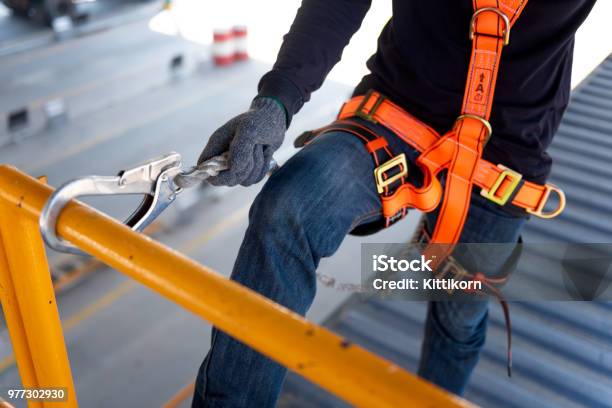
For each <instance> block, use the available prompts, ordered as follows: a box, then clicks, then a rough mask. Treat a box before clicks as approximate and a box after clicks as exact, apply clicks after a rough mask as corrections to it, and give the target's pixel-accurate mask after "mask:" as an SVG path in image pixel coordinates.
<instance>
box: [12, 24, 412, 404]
mask: <svg viewBox="0 0 612 408" xmlns="http://www.w3.org/2000/svg"><path fill="white" fill-rule="evenodd" d="M0 24H1V23H0ZM0 30H2V28H0ZM179 54H180V55H183V57H184V59H185V66H184V68H183V70H182V71H181V72H179V73H174V74H172V73H171V72H170V71H169V62H170V59H171V58H172V57H174V56H176V55H179ZM267 69H269V66H268V65H266V64H262V63H258V62H257V61H251V62H248V63H244V64H240V65H236V66H234V67H231V68H227V69H216V68H214V67H212V66H211V65H210V62H209V58H208V50H207V49H206V48H203V47H201V46H197V45H194V44H190V43H187V42H184V41H182V40H180V39H177V38H175V37H166V36H162V35H160V34H155V33H152V32H150V31H149V30H148V29H147V24H146V20H135V21H131V22H128V23H125V24H121V25H118V26H116V27H114V28H112V29H107V30H103V31H100V32H96V33H93V34H90V35H87V36H82V37H79V38H75V39H72V40H67V41H65V42H59V43H55V42H54V43H52V44H50V45H45V46H41V47H37V48H34V49H31V50H29V51H24V52H20V53H18V54H14V55H11V56H9V57H3V58H1V59H0V114H1V115H2V117H3V119H2V120H4V118H5V117H6V115H7V114H8V113H10V112H13V111H15V110H18V109H21V108H24V107H27V108H28V110H29V111H30V118H31V123H30V125H29V126H27V127H25V128H24V129H21V130H19V131H16V132H7V131H6V129H4V128H3V129H0V143H4V146H3V147H0V162H1V163H10V164H13V165H15V166H18V167H19V168H20V169H22V170H24V171H26V172H28V173H30V174H32V175H41V174H45V175H47V176H48V178H49V183H50V184H52V185H54V186H57V185H59V184H60V183H62V182H64V181H66V180H68V179H71V178H74V177H77V176H82V175H87V174H103V175H112V174H114V173H116V172H117V170H119V169H121V168H124V167H129V166H132V165H134V164H137V163H138V162H140V161H143V160H146V159H148V158H151V157H154V156H156V155H159V154H163V153H166V152H168V151H170V150H175V151H178V152H180V153H181V154H182V155H183V158H184V162H185V164H186V165H190V164H192V163H193V162H194V161H195V159H196V157H197V155H198V154H199V152H200V150H201V149H202V147H203V145H204V144H205V142H206V140H207V138H208V136H209V135H210V134H211V132H212V131H214V129H216V128H217V127H218V126H219V125H221V124H222V123H223V122H224V121H226V120H227V119H229V118H230V117H231V116H233V115H234V114H236V113H239V112H240V111H242V110H243V109H245V108H246V107H247V106H248V103H249V101H250V99H251V98H252V97H253V95H254V93H255V88H256V84H257V81H258V79H259V77H260V76H261V75H262V74H263V73H264V72H265V71H266V70H267ZM349 92H350V88H349V87H347V86H346V85H340V84H337V83H333V82H330V83H328V84H326V85H325V87H324V88H323V89H322V90H321V91H319V92H318V93H317V94H316V95H315V96H314V98H313V100H312V102H310V103H309V104H308V105H307V106H306V107H305V108H304V110H303V111H302V112H301V113H300V115H298V116H297V117H296V118H295V120H294V122H293V124H292V127H291V129H290V131H289V133H288V136H287V140H286V143H285V144H284V145H283V147H282V148H281V150H280V151H279V152H278V154H277V159H278V160H279V162H281V163H282V162H284V161H285V160H286V159H287V158H288V157H290V156H291V155H292V154H294V152H295V150H294V149H293V148H292V147H291V144H292V141H293V138H294V137H295V136H296V135H297V134H298V133H300V132H301V131H303V130H304V129H308V128H313V127H317V126H320V125H322V124H324V123H326V122H328V121H329V120H331V119H332V118H333V117H334V115H335V113H336V112H337V109H338V107H339V105H340V103H341V101H342V100H343V99H345V97H346V96H347V94H348V93H349ZM58 99H59V100H61V101H62V102H63V103H64V105H65V106H66V109H67V121H66V122H65V123H64V124H59V125H57V126H54V127H48V126H47V123H46V121H45V120H44V107H45V106H46V104H47V103H48V102H49V101H53V100H58ZM0 124H1V125H4V123H3V122H1V121H0ZM2 132H4V133H2ZM260 187H261V186H254V187H251V188H242V187H238V188H233V189H207V190H204V191H203V192H190V193H185V194H184V195H183V196H182V197H180V199H179V201H178V202H177V203H176V205H175V206H174V207H173V208H171V209H170V210H169V211H168V213H167V214H165V216H164V217H162V219H161V223H162V224H163V225H164V228H163V231H162V232H160V233H158V234H157V235H156V237H157V238H158V239H159V240H161V241H162V242H164V243H166V244H168V245H169V246H171V247H173V248H176V249H178V250H179V251H181V252H184V253H186V254H188V255H189V256H191V257H193V258H194V259H196V260H197V261H200V262H202V263H204V264H206V265H208V266H210V267H212V268H214V269H216V270H218V271H219V272H220V273H222V274H224V275H228V274H229V272H230V270H231V267H232V264H233V260H234V257H235V254H236V252H237V249H238V246H239V244H240V241H241V238H242V235H243V233H244V230H245V228H246V225H247V218H246V215H247V210H248V207H249V204H250V202H251V201H252V200H253V198H254V196H255V195H256V194H257V191H258V190H259V188H260ZM86 201H88V202H89V203H91V204H93V205H96V206H97V207H98V208H100V209H102V210H104V211H107V212H108V213H110V214H111V215H113V216H116V217H119V218H121V217H124V216H125V215H127V213H128V212H129V208H132V207H133V206H134V205H135V204H136V200H135V199H133V198H127V199H126V198H116V199H104V200H86ZM194 202H195V203H197V204H195V205H194V204H193V203H194ZM177 220H180V221H181V222H180V223H178V222H177ZM414 222H415V217H411V218H410V219H409V220H407V221H404V222H403V223H401V224H400V225H399V226H396V227H394V228H392V229H390V230H388V231H386V232H384V233H382V234H380V235H377V236H375V237H373V238H369V239H368V240H367V241H368V242H397V241H399V240H404V239H406V238H407V237H408V236H410V233H411V230H412V227H413V225H414ZM362 241H363V240H362V239H357V238H352V237H351V238H348V239H347V240H346V241H345V242H344V244H343V245H342V248H341V249H340V251H339V252H338V254H337V255H336V256H334V257H333V258H331V259H326V260H324V261H323V262H322V264H321V268H320V273H321V275H322V276H333V277H334V278H335V279H336V280H337V281H338V282H346V283H358V282H359V279H360V278H359V272H358V270H359V265H358V261H357V260H358V259H359V256H358V254H359V251H360V243H361V242H362ZM49 257H50V262H51V264H52V265H57V264H59V263H60V262H65V261H66V257H65V256H58V255H57V254H54V253H49ZM177 273H180V271H177ZM349 295H350V293H349V292H346V291H344V290H342V289H341V288H338V287H337V286H335V287H328V286H326V285H324V284H320V285H319V294H318V297H317V299H316V302H315V304H314V306H313V308H312V309H311V311H310V313H309V315H308V317H309V318H310V319H312V320H314V321H316V322H321V321H322V320H323V319H324V318H325V317H326V316H328V315H329V314H330V313H332V312H333V311H334V309H335V308H336V307H337V306H338V305H339V304H340V303H342V302H343V301H344V300H345V299H346V298H347V297H348V296H349ZM58 302H59V307H60V313H61V316H62V319H63V323H64V327H65V336H66V343H67V345H68V350H69V354H70V358H71V364H72V368H73V374H74V377H75V381H76V387H77V393H78V396H79V401H80V404H81V406H83V407H119V406H121V407H155V406H162V405H163V404H164V402H165V401H167V400H168V399H169V398H171V397H172V396H173V395H174V394H175V393H176V392H177V391H178V390H179V389H180V388H181V387H183V386H184V385H185V384H188V383H189V382H190V381H192V380H193V378H194V376H195V373H196V370H197V368H198V366H199V364H200V362H201V360H202V358H203V356H204V354H205V353H206V351H207V348H208V343H209V333H210V325H209V324H208V323H206V322H203V321H201V320H200V319H199V318H196V317H194V316H192V315H191V314H189V313H188V312H186V311H183V310H181V309H180V308H179V307H177V306H175V305H173V304H172V303H170V302H169V301H167V300H165V299H162V298H161V297H159V296H158V295H156V294H155V293H152V292H151V291H150V290H148V289H147V288H145V287H142V286H141V285H139V284H136V283H133V282H131V281H129V280H128V279H127V278H126V277H124V276H123V275H121V274H120V273H118V272H116V271H113V270H110V269H101V270H99V271H97V272H95V273H94V274H92V275H90V276H88V277H87V278H84V279H82V280H81V281H79V282H77V284H75V285H74V286H72V287H70V288H69V289H67V290H64V291H62V292H61V293H60V294H59V299H58ZM18 386H19V377H18V372H17V369H16V367H15V365H14V363H13V360H12V358H11V347H10V342H9V339H8V334H7V332H6V329H5V328H2V329H0V390H1V391H2V392H4V390H6V389H8V388H15V387H18ZM16 406H23V405H20V404H19V403H17V404H16Z"/></svg>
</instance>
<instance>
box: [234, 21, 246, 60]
mask: <svg viewBox="0 0 612 408" xmlns="http://www.w3.org/2000/svg"><path fill="white" fill-rule="evenodd" d="M232 33H233V35H234V59H235V60H236V61H245V60H247V59H249V52H248V49H247V28H246V26H243V25H237V26H234V28H233V29H232Z"/></svg>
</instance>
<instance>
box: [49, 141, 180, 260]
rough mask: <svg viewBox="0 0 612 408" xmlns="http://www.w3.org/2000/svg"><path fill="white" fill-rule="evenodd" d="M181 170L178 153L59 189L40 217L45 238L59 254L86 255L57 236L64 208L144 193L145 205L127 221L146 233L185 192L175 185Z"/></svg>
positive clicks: (65, 185)
mask: <svg viewBox="0 0 612 408" xmlns="http://www.w3.org/2000/svg"><path fill="white" fill-rule="evenodd" d="M180 171H181V155H180V154H178V153H175V152H172V153H169V154H166V155H164V156H162V157H158V158H155V159H152V160H149V161H147V162H145V163H143V164H141V165H139V166H137V167H134V168H131V169H127V170H122V171H120V172H119V174H118V175H117V176H114V177H107V176H89V177H83V178H78V179H75V180H72V181H69V182H67V183H65V184H64V185H62V186H61V187H59V188H58V189H57V190H55V192H54V193H53V194H52V195H51V197H50V198H49V200H48V201H47V203H46V204H45V206H44V208H43V210H42V214H41V217H40V221H39V223H40V230H41V233H42V236H43V239H44V240H45V242H46V243H47V245H49V247H51V248H53V249H54V250H56V251H60V252H68V253H73V254H78V255H84V252H82V251H81V250H79V249H78V248H76V247H75V246H74V245H72V244H70V243H69V242H67V241H65V240H63V239H61V238H60V237H58V236H57V231H56V224H57V219H58V217H59V215H60V213H61V212H62V210H63V208H64V206H65V205H66V204H67V203H68V202H69V201H70V200H72V199H73V198H76V197H80V196H99V195H124V194H144V195H145V197H144V198H143V200H142V202H141V203H140V205H139V206H138V208H137V209H136V211H134V212H133V213H132V214H131V215H130V216H129V217H128V219H127V220H126V221H125V224H126V225H128V226H129V227H130V228H132V229H133V230H134V231H142V230H143V229H144V228H146V227H147V226H148V225H149V224H151V222H153V220H155V219H156V218H157V217H158V216H159V214H161V213H162V212H163V211H164V210H165V209H166V208H167V207H168V206H169V205H170V204H172V202H174V200H175V199H176V195H177V194H178V193H180V192H181V191H182V189H181V188H180V187H177V186H176V185H175V184H174V181H173V179H174V177H175V176H176V175H177V174H179V172H180Z"/></svg>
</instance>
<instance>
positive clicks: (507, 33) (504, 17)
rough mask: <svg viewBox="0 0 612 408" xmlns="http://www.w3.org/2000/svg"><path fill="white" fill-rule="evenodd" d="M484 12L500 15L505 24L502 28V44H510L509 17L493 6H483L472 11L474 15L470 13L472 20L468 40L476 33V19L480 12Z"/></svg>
mask: <svg viewBox="0 0 612 408" xmlns="http://www.w3.org/2000/svg"><path fill="white" fill-rule="evenodd" d="M486 12H491V13H495V14H497V15H498V16H500V17H501V19H502V20H503V21H504V24H505V26H506V28H505V29H504V45H508V44H510V19H508V16H507V15H505V14H504V13H503V11H501V10H500V9H497V8H495V7H483V8H481V9H478V10H476V11H475V12H474V15H472V21H471V22H470V40H473V39H474V34H476V19H477V18H478V16H479V15H480V14H482V13H486Z"/></svg>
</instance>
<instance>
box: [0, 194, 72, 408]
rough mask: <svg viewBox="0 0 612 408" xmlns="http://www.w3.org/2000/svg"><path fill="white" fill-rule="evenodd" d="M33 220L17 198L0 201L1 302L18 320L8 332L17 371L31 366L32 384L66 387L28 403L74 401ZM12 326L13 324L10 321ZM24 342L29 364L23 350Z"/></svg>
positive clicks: (67, 403) (47, 404)
mask: <svg viewBox="0 0 612 408" xmlns="http://www.w3.org/2000/svg"><path fill="white" fill-rule="evenodd" d="M0 201H1V200H0ZM36 221H37V220H35V219H32V218H31V217H27V216H26V215H25V214H24V213H23V211H20V209H19V203H17V205H14V204H13V205H11V204H10V203H7V202H5V201H4V202H0V234H1V236H2V246H3V248H4V255H5V260H6V262H5V264H4V265H2V267H3V268H2V269H4V268H6V270H5V271H3V272H2V275H3V281H7V278H10V280H11V282H12V289H13V290H14V292H13V293H10V295H9V296H7V297H6V302H3V306H4V303H7V306H8V311H9V314H10V315H11V318H12V319H16V320H19V319H20V320H21V327H20V328H18V329H17V330H16V332H15V333H16V334H17V337H14V336H13V333H12V332H11V336H12V339H11V340H12V341H13V345H14V348H15V351H16V353H15V355H16V358H17V362H18V364H20V367H19V370H20V374H22V373H25V374H26V378H28V377H29V376H31V370H32V369H33V370H34V376H35V378H36V385H35V386H36V387H41V388H65V389H66V395H67V398H66V401H65V402H43V403H42V404H41V405H38V404H37V403H36V402H35V401H30V403H29V406H30V407H38V406H42V407H45V408H46V407H54V406H55V407H57V406H62V407H67V408H72V407H77V406H78V404H77V400H76V393H75V390H74V383H73V381H72V373H71V370H70V363H69V361H68V354H67V352H66V345H65V343H64V335H63V332H62V326H61V322H60V318H59V312H58V310H57V303H56V300H55V293H54V291H53V283H52V281H51V273H50V271H49V265H48V263H47V256H46V253H45V247H44V244H43V241H42V237H41V235H40V231H39V227H38V222H36ZM15 301H16V303H13V302H15ZM6 310H7V308H5V313H6ZM17 310H18V311H19V316H17V315H16V311H17ZM13 326H16V324H15V323H14V322H13ZM24 337H25V338H24ZM24 340H25V343H24ZM26 344H27V350H28V353H27V354H29V356H28V357H30V361H31V365H30V362H28V360H27V358H26V353H25V352H24V351H23V349H25V347H26ZM20 349H21V350H20ZM18 350H20V351H18ZM19 354H21V356H20V355H19ZM22 363H23V364H24V366H23V367H22V366H21V364H22ZM30 381H31V380H30V379H29V380H28V382H30ZM24 386H26V385H25V384H24ZM27 386H29V385H27Z"/></svg>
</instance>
